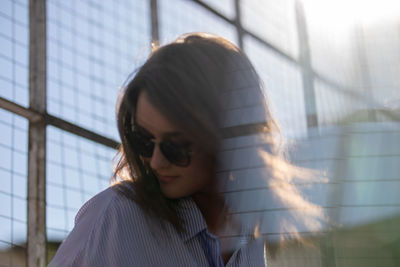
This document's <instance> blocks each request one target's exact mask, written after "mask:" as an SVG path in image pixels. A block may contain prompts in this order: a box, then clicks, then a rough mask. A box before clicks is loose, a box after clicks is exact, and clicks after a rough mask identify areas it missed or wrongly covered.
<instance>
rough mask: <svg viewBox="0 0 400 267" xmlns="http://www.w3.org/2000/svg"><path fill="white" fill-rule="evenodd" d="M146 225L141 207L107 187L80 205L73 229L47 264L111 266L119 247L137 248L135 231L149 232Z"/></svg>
mask: <svg viewBox="0 0 400 267" xmlns="http://www.w3.org/2000/svg"><path fill="white" fill-rule="evenodd" d="M146 226H147V223H146V218H145V215H144V213H143V211H142V210H141V208H140V207H139V206H138V205H137V204H136V203H135V202H134V201H133V200H132V199H130V198H128V197H126V196H125V195H124V194H122V193H120V192H119V190H118V188H116V187H115V186H111V187H109V188H107V189H105V190H103V191H102V192H100V193H98V194H97V195H95V196H94V197H92V198H91V199H90V200H88V201H87V202H86V203H85V204H84V205H83V206H82V207H81V209H80V210H79V211H78V213H77V215H76V217H75V226H74V228H73V229H72V231H71V232H70V233H69V235H68V237H67V238H66V239H65V240H64V241H63V243H62V244H61V246H60V248H59V249H58V251H57V254H56V255H55V257H54V259H53V261H52V262H51V264H50V265H49V266H76V265H85V266H106V265H107V264H106V265H104V263H110V265H114V264H113V263H116V262H119V261H120V259H118V257H116V256H117V255H119V254H120V251H121V249H122V248H123V247H128V246H130V247H135V248H136V249H139V248H140V244H139V243H141V241H142V240H140V238H138V237H140V235H139V233H140V234H141V235H146V234H149V233H148V232H149V229H148V228H147V227H146ZM137 251H140V250H137ZM120 256H121V255H120ZM110 261H111V262H110ZM97 263H99V265H97ZM100 263H101V264H100Z"/></svg>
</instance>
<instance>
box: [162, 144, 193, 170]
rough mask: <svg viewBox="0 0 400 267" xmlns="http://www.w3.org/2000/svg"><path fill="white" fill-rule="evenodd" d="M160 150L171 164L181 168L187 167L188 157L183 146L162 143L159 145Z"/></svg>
mask: <svg viewBox="0 0 400 267" xmlns="http://www.w3.org/2000/svg"><path fill="white" fill-rule="evenodd" d="M160 149H161V151H162V153H163V154H164V155H165V157H166V158H167V159H168V160H169V161H170V162H171V163H173V164H175V165H178V166H183V167H184V166H187V165H189V162H190V157H189V154H188V151H187V149H186V148H185V147H184V146H180V145H177V144H174V143H171V142H164V143H161V144H160Z"/></svg>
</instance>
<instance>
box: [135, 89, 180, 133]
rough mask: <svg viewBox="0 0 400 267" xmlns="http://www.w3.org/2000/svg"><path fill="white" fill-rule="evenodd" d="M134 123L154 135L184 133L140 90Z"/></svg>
mask: <svg viewBox="0 0 400 267" xmlns="http://www.w3.org/2000/svg"><path fill="white" fill-rule="evenodd" d="M135 115H136V121H135V123H136V124H137V125H138V126H140V128H142V129H144V130H146V131H148V132H149V133H151V134H153V135H156V136H179V135H184V133H183V130H182V129H181V128H180V127H178V126H177V125H175V124H174V123H172V122H171V121H170V120H169V119H168V118H166V116H164V115H163V114H162V112H161V111H160V110H159V109H158V108H157V107H155V106H154V105H153V104H152V103H151V102H150V101H149V99H148V96H147V93H146V92H145V91H142V92H140V94H139V97H138V101H137V106H136V114H135Z"/></svg>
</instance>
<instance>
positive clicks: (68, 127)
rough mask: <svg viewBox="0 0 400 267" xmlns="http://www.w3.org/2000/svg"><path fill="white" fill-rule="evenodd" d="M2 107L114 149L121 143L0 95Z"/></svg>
mask: <svg viewBox="0 0 400 267" xmlns="http://www.w3.org/2000/svg"><path fill="white" fill-rule="evenodd" d="M0 107H1V108H4V109H6V110H8V111H10V112H13V113H15V114H17V115H19V116H22V117H24V118H26V119H28V120H29V121H30V122H32V123H38V122H40V121H42V122H45V123H46V126H47V125H52V126H54V127H57V128H59V129H61V130H64V131H67V132H69V133H72V134H75V135H77V136H80V137H83V138H86V139H88V140H91V141H93V142H96V143H99V144H101V145H104V146H107V147H110V148H113V149H117V148H118V146H119V145H120V143H119V142H118V141H115V140H114V139H111V138H108V137H105V136H103V135H100V134H98V133H95V132H93V131H90V130H87V129H85V128H82V127H80V126H78V125H76V124H73V123H71V122H69V121H66V120H63V119H61V118H58V117H54V116H53V115H50V114H47V113H45V114H42V113H39V112H38V111H35V110H33V109H32V108H26V107H23V106H21V105H18V104H16V103H14V102H11V101H9V100H7V99H5V98H2V97H0Z"/></svg>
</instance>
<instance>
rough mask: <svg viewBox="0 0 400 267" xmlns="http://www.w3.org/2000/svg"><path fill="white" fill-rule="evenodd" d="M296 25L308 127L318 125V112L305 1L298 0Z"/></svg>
mask: <svg viewBox="0 0 400 267" xmlns="http://www.w3.org/2000/svg"><path fill="white" fill-rule="evenodd" d="M295 8H296V21H297V23H296V25H297V35H298V39H299V64H300V66H301V76H302V81H303V94H304V106H305V111H306V120H307V128H311V127H318V113H317V104H316V99H315V88H314V72H313V70H312V66H311V51H310V45H309V42H308V31H307V22H306V18H305V15H304V8H303V3H301V2H300V1H296V7H295Z"/></svg>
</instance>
